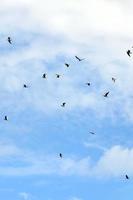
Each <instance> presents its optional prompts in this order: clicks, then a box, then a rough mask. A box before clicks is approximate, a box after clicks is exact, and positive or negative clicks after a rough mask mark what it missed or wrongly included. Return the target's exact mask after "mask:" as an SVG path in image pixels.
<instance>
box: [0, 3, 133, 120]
mask: <svg viewBox="0 0 133 200" xmlns="http://www.w3.org/2000/svg"><path fill="white" fill-rule="evenodd" d="M18 2H19V3H18ZM46 5H47V6H46ZM51 5H52V6H51ZM132 8H133V3H132V2H131V1H127V2H126V6H125V3H124V2H123V1H122V2H120V1H108V0H99V1H97V0H93V1H92V0H84V1H81V0H71V1H62V0H55V1H53V0H50V1H46V0H44V1H42V0H39V1H37V0H35V1H31V0H27V1H26V0H19V1H16V0H11V1H9V0H5V1H2V4H1V8H0V16H1V18H0V24H1V29H2V30H3V35H2V37H1V41H2V42H1V48H0V49H2V54H1V57H0V66H1V68H0V80H1V81H0V84H1V91H2V94H1V107H2V108H5V107H9V108H10V109H11V110H14V108H15V111H16V112H17V110H21V109H23V108H24V109H26V108H27V107H29V106H30V107H31V108H32V109H33V108H34V109H39V110H41V111H42V112H47V113H49V112H50V111H57V110H59V107H60V104H61V103H62V101H66V102H67V106H66V110H68V111H71V110H73V109H77V107H78V109H79V110H80V109H84V108H88V109H91V110H93V111H94V112H95V113H96V115H97V116H99V117H106V116H110V117H112V118H113V117H114V115H116V113H117V111H118V112H119V116H122V117H125V118H127V119H128V120H131V121H132V120H133V116H132V112H130V111H131V109H132V98H130V96H131V94H132V92H133V89H132V87H131V85H132V81H133V76H132V74H133V73H132V72H133V68H132V62H130V61H131V60H130V59H129V58H128V57H127V56H126V49H127V48H130V47H131V46H132V44H131V43H132V39H131V38H132V35H133V28H132V26H131V24H132V17H133V14H132ZM8 35H11V36H12V38H13V46H12V47H11V46H9V45H8V44H7V42H6V37H7V36H8ZM3 49H4V51H3ZM75 54H78V55H81V56H83V57H84V56H85V57H86V58H87V59H86V61H85V62H84V63H82V64H79V63H78V64H77V63H76V61H74V55H75ZM59 56H61V57H63V58H62V61H61V60H60V59H58V58H59ZM66 61H68V62H70V63H71V67H70V69H66V68H65V66H64V62H66ZM44 72H47V73H48V80H47V81H43V80H42V79H41V76H42V74H43V73H44ZM57 72H59V73H61V74H63V76H62V79H61V80H60V81H57V80H56V79H55V76H54V75H55V73H57ZM81 74H82V75H81ZM112 76H115V77H116V78H117V82H116V84H115V85H112V82H111V77H112ZM125 77H126V78H125ZM88 79H89V80H90V81H91V82H92V88H93V90H91V92H89V89H84V87H85V86H84V83H85V82H86V81H88ZM24 82H26V83H28V84H29V85H30V88H29V90H28V91H23V88H22V85H23V83H24ZM106 90H110V91H111V92H110V99H109V100H107V101H104V100H105V99H104V100H103V98H102V94H103V93H104V92H105V91H106ZM5 99H6V101H5ZM79 99H80V101H79ZM17 102H19V104H18V103H17Z"/></svg>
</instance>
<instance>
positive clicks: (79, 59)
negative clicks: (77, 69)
mask: <svg viewBox="0 0 133 200" xmlns="http://www.w3.org/2000/svg"><path fill="white" fill-rule="evenodd" d="M75 58H76V59H77V60H78V61H79V62H80V61H82V60H84V59H85V58H82V59H81V58H79V57H78V56H75Z"/></svg>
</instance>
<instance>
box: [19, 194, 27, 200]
mask: <svg viewBox="0 0 133 200" xmlns="http://www.w3.org/2000/svg"><path fill="white" fill-rule="evenodd" d="M19 196H20V197H21V198H22V199H24V200H28V199H29V194H28V193H27V192H20V193H19Z"/></svg>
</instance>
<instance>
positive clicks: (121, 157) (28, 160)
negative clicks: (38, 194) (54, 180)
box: [0, 146, 133, 198]
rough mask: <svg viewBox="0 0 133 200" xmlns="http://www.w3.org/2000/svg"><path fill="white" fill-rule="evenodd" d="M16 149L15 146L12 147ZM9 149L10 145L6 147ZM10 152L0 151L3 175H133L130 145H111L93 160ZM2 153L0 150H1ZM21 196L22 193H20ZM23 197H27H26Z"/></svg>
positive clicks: (132, 155)
mask: <svg viewBox="0 0 133 200" xmlns="http://www.w3.org/2000/svg"><path fill="white" fill-rule="evenodd" d="M14 148H15V149H18V148H17V147H14ZM9 149H10V148H9ZM18 152H19V153H17V155H16V152H14V154H13V153H12V154H11V155H10V156H9V155H8V154H5V152H3V158H1V160H0V164H1V167H0V174H1V175H3V176H29V175H46V174H47V175H49V176H50V175H53V174H56V175H58V176H83V177H89V176H92V177H95V178H99V177H101V178H113V177H122V176H123V177H124V175H125V174H129V176H133V161H132V160H133V149H132V148H131V149H129V148H124V147H121V146H112V147H111V148H110V149H107V150H106V151H104V152H103V154H101V156H100V157H99V158H98V160H97V161H94V160H93V159H92V158H91V157H89V156H88V157H84V158H78V157H77V156H72V155H71V156H70V155H68V156H65V157H63V159H60V158H59V157H58V155H46V154H45V155H44V154H43V153H41V154H37V153H35V152H33V151H28V150H23V149H19V151H18ZM1 156H2V152H1ZM22 194H23V193H22ZM23 196H24V195H23ZM26 198H27V197H26Z"/></svg>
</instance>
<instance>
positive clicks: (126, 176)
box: [4, 37, 133, 179]
mask: <svg viewBox="0 0 133 200" xmlns="http://www.w3.org/2000/svg"><path fill="white" fill-rule="evenodd" d="M7 41H8V43H9V44H12V39H11V37H8V38H7ZM132 48H133V47H132ZM126 53H127V55H128V56H129V57H131V54H132V51H131V50H127V52H126ZM75 59H77V61H79V62H82V61H83V60H85V58H79V57H78V56H75ZM65 66H66V67H70V64H68V63H65ZM60 76H61V75H60V74H56V78H60ZM42 78H44V79H46V78H47V74H46V73H44V74H43V75H42ZM112 81H113V82H114V83H115V82H116V78H114V77H112ZM86 85H88V86H90V85H91V83H90V82H88V83H86ZM23 87H24V88H28V87H29V86H28V85H26V84H23ZM108 95H109V91H107V92H106V93H104V94H103V97H105V98H106V97H108ZM65 105H66V102H63V103H62V104H61V107H65ZM4 120H5V121H8V116H5V117H4ZM89 133H90V134H92V135H95V132H92V131H90V132H89ZM59 157H60V158H63V155H62V153H59ZM125 178H126V179H130V178H129V176H128V175H127V174H126V175H125Z"/></svg>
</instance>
